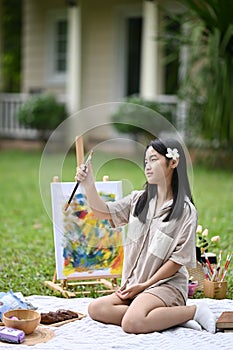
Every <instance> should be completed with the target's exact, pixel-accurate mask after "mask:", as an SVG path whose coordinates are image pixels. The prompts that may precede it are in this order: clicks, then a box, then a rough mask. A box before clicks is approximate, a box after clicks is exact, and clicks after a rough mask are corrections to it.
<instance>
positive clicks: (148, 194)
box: [134, 139, 193, 223]
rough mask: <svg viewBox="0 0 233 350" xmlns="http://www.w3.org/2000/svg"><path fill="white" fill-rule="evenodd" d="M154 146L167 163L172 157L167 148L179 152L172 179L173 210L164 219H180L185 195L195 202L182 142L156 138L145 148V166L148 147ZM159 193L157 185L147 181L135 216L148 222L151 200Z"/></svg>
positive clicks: (136, 207)
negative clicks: (169, 155) (168, 155)
mask: <svg viewBox="0 0 233 350" xmlns="http://www.w3.org/2000/svg"><path fill="white" fill-rule="evenodd" d="M150 146H152V147H153V148H154V150H155V151H157V152H158V153H159V154H161V155H163V156H164V157H165V158H166V160H167V163H169V161H170V158H168V157H167V156H166V154H167V148H171V149H174V148H176V149H177V150H178V153H179V163H178V166H177V167H176V168H174V171H173V175H172V180H171V187H172V194H173V202H172V205H171V210H170V211H169V213H168V215H167V216H166V218H165V219H164V221H169V220H170V219H174V218H176V219H178V218H179V217H180V216H181V215H182V213H183V208H184V200H185V196H187V197H188V198H189V199H190V201H191V202H192V203H193V199H192V195H191V190H190V185H189V180H188V174H187V164H186V157H185V153H184V150H183V148H182V146H181V144H180V142H178V141H177V140H175V139H167V140H165V141H163V142H162V141H161V140H160V139H155V140H153V141H151V142H150V143H149V145H147V147H146V149H145V154H144V167H145V155H146V151H147V149H148V148H149V147H150ZM156 193H157V185H153V184H148V182H146V185H145V190H144V192H143V193H142V195H141V196H140V198H139V199H138V202H137V203H136V206H135V211H134V216H136V217H138V219H139V220H140V221H141V222H143V223H145V222H146V216H147V212H148V208H149V202H150V200H151V199H152V198H153V197H155V195H156Z"/></svg>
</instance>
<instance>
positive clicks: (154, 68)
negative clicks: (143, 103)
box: [140, 0, 159, 100]
mask: <svg viewBox="0 0 233 350" xmlns="http://www.w3.org/2000/svg"><path fill="white" fill-rule="evenodd" d="M157 35H158V5H157V2H156V1H153V0H151V1H149V0H144V1H143V29H142V53H141V79H140V95H141V97H142V98H145V99H148V100H150V99H155V98H156V95H158V93H159V74H158V41H157Z"/></svg>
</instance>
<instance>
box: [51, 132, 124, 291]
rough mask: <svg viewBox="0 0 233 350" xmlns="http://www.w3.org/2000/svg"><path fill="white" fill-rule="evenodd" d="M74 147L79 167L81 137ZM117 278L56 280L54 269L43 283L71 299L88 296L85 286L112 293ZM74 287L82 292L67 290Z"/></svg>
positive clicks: (56, 179)
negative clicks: (50, 277)
mask: <svg viewBox="0 0 233 350" xmlns="http://www.w3.org/2000/svg"><path fill="white" fill-rule="evenodd" d="M75 146H76V159H77V165H78V166H79V165H80V164H82V163H83V161H84V147H83V138H82V136H77V137H76V140H75ZM106 178H107V177H104V181H106ZM53 181H54V182H58V181H59V179H58V177H57V176H55V177H54V178H53ZM117 278H121V275H111V276H109V275H106V276H103V275H101V277H100V278H98V276H95V277H92V276H88V277H82V278H80V279H79V278H77V277H73V278H71V277H68V278H66V279H63V280H57V272H56V269H55V272H54V275H53V279H52V281H45V285H46V286H47V287H48V288H50V289H52V290H54V291H55V292H59V293H61V294H62V295H63V296H64V297H65V298H73V297H76V296H78V295H85V296H87V295H90V294H91V293H92V291H91V290H85V287H86V286H89V287H93V288H94V287H98V286H102V287H104V288H103V289H97V290H94V291H95V293H97V294H109V293H113V292H114V291H116V289H117V288H118V283H117ZM75 287H80V288H82V291H71V290H69V289H71V288H72V289H73V288H75Z"/></svg>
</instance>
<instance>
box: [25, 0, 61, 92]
mask: <svg viewBox="0 0 233 350" xmlns="http://www.w3.org/2000/svg"><path fill="white" fill-rule="evenodd" d="M52 9H56V10H60V11H64V12H65V11H66V7H65V5H64V1H63V0H50V1H46V0H40V1H35V0H24V6H23V18H24V25H23V67H22V70H23V72H22V73H23V74H22V76H23V79H22V92H31V91H37V90H40V89H41V90H42V91H44V90H48V91H53V92H55V93H56V92H57V93H64V91H65V86H64V83H63V84H61V85H60V86H59V85H50V84H49V83H48V81H47V76H46V74H47V64H48V51H49V47H48V44H47V43H48V27H49V23H48V21H49V11H50V10H52Z"/></svg>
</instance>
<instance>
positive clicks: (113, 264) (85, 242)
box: [51, 181, 124, 279]
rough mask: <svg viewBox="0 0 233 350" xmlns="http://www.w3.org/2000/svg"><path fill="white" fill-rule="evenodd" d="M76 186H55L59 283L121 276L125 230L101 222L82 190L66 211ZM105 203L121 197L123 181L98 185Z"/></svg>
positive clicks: (63, 184) (61, 184) (79, 189)
mask: <svg viewBox="0 0 233 350" xmlns="http://www.w3.org/2000/svg"><path fill="white" fill-rule="evenodd" d="M74 186H75V183H52V184H51V192H52V208H53V228H54V243H55V257H56V270H57V277H58V279H68V278H80V279H82V278H87V277H92V276H93V278H96V277H98V276H100V277H101V276H104V277H107V276H109V277H114V276H121V271H122V263H123V255H124V251H123V228H112V227H111V225H110V223H109V222H108V221H107V220H98V219H96V218H95V217H94V214H93V212H92V211H91V210H90V208H89V207H88V204H87V199H86V196H85V192H84V190H83V189H82V187H81V186H80V187H79V188H78V190H77V192H76V194H75V196H74V198H73V200H72V202H71V204H70V206H69V208H68V209H67V210H66V211H65V210H64V207H65V204H66V202H67V200H68V199H69V196H70V193H71V192H72V190H73V188H74ZM96 187H97V190H98V192H99V194H100V196H101V197H102V198H103V199H104V201H114V200H117V199H119V198H121V197H122V184H121V182H120V181H109V182H96Z"/></svg>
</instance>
